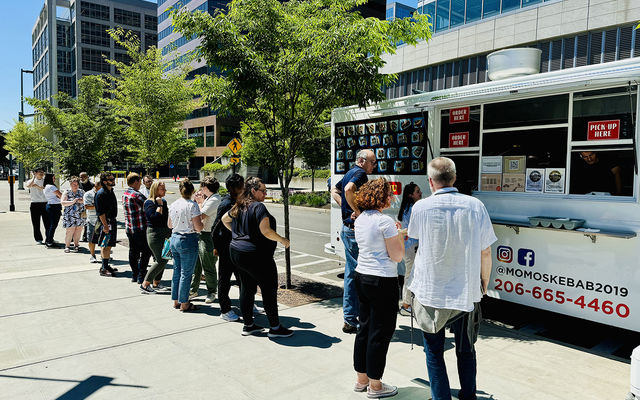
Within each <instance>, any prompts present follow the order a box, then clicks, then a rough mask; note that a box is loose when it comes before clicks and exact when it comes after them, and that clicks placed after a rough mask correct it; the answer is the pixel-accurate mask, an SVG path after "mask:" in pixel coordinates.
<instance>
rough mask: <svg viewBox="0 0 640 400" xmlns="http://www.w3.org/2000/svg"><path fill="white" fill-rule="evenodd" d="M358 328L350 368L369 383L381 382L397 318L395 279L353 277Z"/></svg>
mask: <svg viewBox="0 0 640 400" xmlns="http://www.w3.org/2000/svg"><path fill="white" fill-rule="evenodd" d="M355 281H356V290H357V292H358V300H359V301H360V316H359V320H360V328H359V329H358V333H357V334H356V340H355V344H354V347H353V367H354V369H355V370H356V372H360V373H366V374H367V376H368V377H369V378H371V379H380V378H382V373H383V372H384V367H385V364H386V362H387V351H388V350H389V342H391V337H392V336H393V332H394V331H395V329H396V318H397V316H398V278H397V277H394V278H383V277H380V276H374V275H364V274H360V273H358V272H356V273H355Z"/></svg>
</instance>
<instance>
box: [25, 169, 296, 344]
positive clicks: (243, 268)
mask: <svg viewBox="0 0 640 400" xmlns="http://www.w3.org/2000/svg"><path fill="white" fill-rule="evenodd" d="M84 175H86V174H84ZM126 180H127V189H126V190H125V191H124V193H123V195H122V207H123V210H124V220H125V224H124V225H125V232H126V235H127V240H128V244H129V254H128V258H129V266H130V268H131V272H132V276H131V281H132V282H134V283H136V284H138V285H139V289H140V292H141V293H143V294H155V293H158V292H167V291H170V292H171V299H172V301H173V306H174V308H176V309H180V310H181V311H183V312H193V311H196V310H197V309H198V307H197V306H196V305H195V304H193V303H192V302H191V300H192V299H194V298H195V297H197V296H198V288H199V286H200V282H201V276H202V274H204V278H205V284H206V288H207V296H206V299H205V303H207V304H211V303H213V302H214V301H215V299H216V296H218V298H219V303H220V312H221V318H222V319H224V320H225V321H230V322H233V321H238V320H239V319H240V317H239V316H238V315H237V314H236V313H235V312H234V311H233V310H232V308H231V299H230V298H229V290H230V288H231V276H232V275H235V276H236V278H237V279H236V280H237V281H239V284H240V309H241V311H242V319H243V322H244V326H243V329H242V335H244V336H247V335H253V334H257V333H260V332H263V331H264V328H263V327H260V326H258V325H256V324H255V323H254V321H253V313H254V312H256V311H258V312H259V311H260V310H259V308H258V307H256V306H255V304H254V301H255V294H256V292H257V287H260V289H261V293H262V297H263V304H264V311H265V312H266V314H267V318H268V320H269V331H268V334H267V335H268V336H269V337H289V336H291V335H292V334H293V331H292V330H290V329H287V328H286V327H284V326H282V325H281V324H280V321H279V316H278V305H277V289H278V276H277V269H276V264H275V261H274V258H273V255H274V252H275V248H276V245H277V243H281V244H282V245H283V246H285V247H288V246H289V241H288V240H287V239H285V238H284V237H282V236H280V235H279V234H278V233H277V232H276V221H275V218H274V217H273V216H272V215H271V214H270V213H269V212H268V210H267V208H266V207H265V206H264V204H263V203H262V202H263V201H264V198H265V195H266V187H265V185H264V183H262V181H261V180H260V179H259V178H249V179H247V181H246V182H245V180H244V178H243V177H242V176H240V175H238V174H232V175H230V176H229V177H228V178H227V179H226V181H225V184H226V188H227V190H228V193H229V194H228V195H227V196H225V197H224V198H221V197H220V195H219V194H218V190H219V188H220V184H219V182H218V181H217V180H216V179H215V178H213V177H205V178H204V179H203V180H202V181H201V182H200V189H199V190H198V191H197V192H196V191H195V188H194V186H193V184H192V183H191V181H190V180H188V179H184V180H182V181H181V182H180V186H179V188H180V195H181V197H180V198H179V199H178V200H176V201H175V202H173V203H172V204H171V205H168V204H167V201H166V199H165V195H166V193H167V190H166V187H165V184H164V183H163V182H162V181H155V182H154V181H153V178H151V177H150V176H145V177H144V178H142V177H141V176H140V175H139V174H137V173H131V174H129V175H128V176H127V178H126ZM85 182H89V180H88V176H84V177H83V179H80V178H76V177H71V178H70V180H69V183H70V186H71V188H70V189H69V190H65V191H64V192H60V190H58V188H57V187H56V186H55V183H54V176H53V174H46V175H45V174H44V171H43V170H36V171H34V176H33V178H32V179H31V180H30V181H29V182H28V183H27V186H28V187H29V189H30V191H31V196H32V203H31V216H32V222H33V228H34V238H35V240H36V242H38V243H42V242H43V239H42V237H41V233H40V222H39V221H40V219H41V218H42V219H43V220H44V224H45V227H46V231H47V232H46V239H45V240H44V243H45V244H46V245H47V247H52V248H53V247H55V242H54V241H53V235H54V233H55V229H56V227H57V224H58V221H59V219H60V214H61V209H62V207H64V218H63V226H64V227H65V228H67V235H66V241H65V252H70V251H73V252H78V251H79V248H80V247H79V240H80V236H81V235H82V229H83V227H85V225H86V232H87V239H88V241H89V250H90V253H91V257H90V262H92V263H98V262H101V266H100V269H99V273H100V275H101V276H107V277H116V276H118V273H117V272H118V270H117V269H116V268H114V267H112V266H111V265H110V261H111V249H112V248H113V247H114V246H115V245H116V242H117V233H118V229H117V228H118V226H117V216H118V203H117V200H116V196H115V193H114V187H115V177H114V175H113V174H112V173H110V172H104V173H102V174H101V175H100V179H99V181H97V182H96V183H95V185H92V187H91V188H90V189H89V190H88V191H86V192H85V191H84V190H83V189H82V188H81V185H82V184H84V183H85ZM89 183H90V182H89ZM40 194H42V197H39V196H40ZM38 235H40V236H38ZM71 240H73V247H71V245H70V241H71ZM96 245H98V246H99V247H100V254H101V261H98V260H97V258H96V256H95V250H96ZM165 247H168V248H169V249H170V253H171V257H172V258H173V275H172V280H171V287H170V288H168V287H165V286H163V285H162V283H161V282H162V275H163V272H164V270H165V268H166V265H167V263H168V257H167V256H166V250H167V249H165ZM151 257H153V259H154V262H153V264H152V265H151V268H149V262H150V260H151ZM216 263H218V271H216Z"/></svg>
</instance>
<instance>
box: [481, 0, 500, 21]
mask: <svg viewBox="0 0 640 400" xmlns="http://www.w3.org/2000/svg"><path fill="white" fill-rule="evenodd" d="M499 12H500V0H484V9H483V10H482V18H487V17H491V16H493V15H498V13H499Z"/></svg>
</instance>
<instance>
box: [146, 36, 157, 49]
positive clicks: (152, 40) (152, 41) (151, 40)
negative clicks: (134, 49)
mask: <svg viewBox="0 0 640 400" xmlns="http://www.w3.org/2000/svg"><path fill="white" fill-rule="evenodd" d="M152 46H154V47H157V46H158V35H156V34H154V33H145V34H144V48H145V50H147V49H149V48H150V47H152Z"/></svg>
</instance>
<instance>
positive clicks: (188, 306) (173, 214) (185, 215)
mask: <svg viewBox="0 0 640 400" xmlns="http://www.w3.org/2000/svg"><path fill="white" fill-rule="evenodd" d="M193 192H194V188H193V183H191V181H190V180H189V178H185V179H183V180H182V181H181V182H180V194H181V195H182V197H181V198H179V199H178V200H176V201H174V202H173V203H172V204H171V206H170V207H169V220H168V222H167V224H168V226H169V228H171V229H173V232H172V233H171V254H173V278H172V280H171V299H172V300H173V307H174V308H179V309H180V311H182V312H190V311H195V310H196V309H197V307H196V305H195V304H193V303H191V302H190V301H189V287H190V286H191V277H192V276H193V268H194V267H195V265H196V259H197V258H198V233H199V232H200V231H202V218H200V207H198V204H197V203H196V202H195V201H193V200H191V197H192V196H193Z"/></svg>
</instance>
